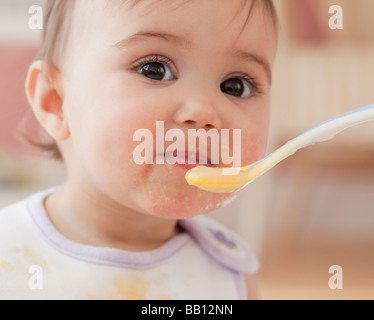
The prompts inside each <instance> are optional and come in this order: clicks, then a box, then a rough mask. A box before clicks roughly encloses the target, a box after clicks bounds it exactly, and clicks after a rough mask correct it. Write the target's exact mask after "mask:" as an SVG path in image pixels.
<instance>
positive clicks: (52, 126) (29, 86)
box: [25, 60, 70, 141]
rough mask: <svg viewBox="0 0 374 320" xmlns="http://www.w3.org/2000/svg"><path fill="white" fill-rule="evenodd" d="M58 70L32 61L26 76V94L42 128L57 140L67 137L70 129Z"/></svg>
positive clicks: (47, 64) (43, 62) (41, 62)
mask: <svg viewBox="0 0 374 320" xmlns="http://www.w3.org/2000/svg"><path fill="white" fill-rule="evenodd" d="M58 76H59V71H58V70H57V68H55V67H53V66H51V65H50V64H49V63H47V62H45V61H41V60H38V61H34V62H33V63H32V65H31V66H30V68H29V71H28V74H27V78H26V84H25V85H26V96H27V99H28V101H29V103H30V105H31V107H32V110H33V112H34V114H35V116H36V118H37V119H38V121H39V122H40V124H41V125H42V126H43V128H44V129H45V130H46V131H47V132H48V133H49V134H50V135H51V137H53V138H54V139H55V140H57V141H63V140H66V139H68V138H69V136H70V131H69V127H68V123H67V119H66V114H64V109H63V97H62V94H61V92H62V91H61V88H59V87H58V86H59V81H57V79H58Z"/></svg>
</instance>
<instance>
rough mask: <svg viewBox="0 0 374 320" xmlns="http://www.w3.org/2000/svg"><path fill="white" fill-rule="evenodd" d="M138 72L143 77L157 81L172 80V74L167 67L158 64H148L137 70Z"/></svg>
mask: <svg viewBox="0 0 374 320" xmlns="http://www.w3.org/2000/svg"><path fill="white" fill-rule="evenodd" d="M138 72H139V73H141V74H142V75H144V76H145V77H147V78H149V79H152V80H157V81H170V80H173V74H172V72H171V70H170V68H169V67H167V66H165V64H163V63H160V62H150V63H147V64H145V65H143V66H141V67H140V68H139V69H138Z"/></svg>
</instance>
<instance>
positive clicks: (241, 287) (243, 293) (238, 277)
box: [234, 272, 248, 300]
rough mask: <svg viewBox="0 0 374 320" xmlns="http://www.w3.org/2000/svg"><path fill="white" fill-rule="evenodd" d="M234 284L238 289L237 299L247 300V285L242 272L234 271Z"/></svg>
mask: <svg viewBox="0 0 374 320" xmlns="http://www.w3.org/2000/svg"><path fill="white" fill-rule="evenodd" d="M234 277H235V284H236V288H237V290H238V295H239V300H248V294H247V286H246V283H245V280H244V276H243V274H242V273H239V272H234Z"/></svg>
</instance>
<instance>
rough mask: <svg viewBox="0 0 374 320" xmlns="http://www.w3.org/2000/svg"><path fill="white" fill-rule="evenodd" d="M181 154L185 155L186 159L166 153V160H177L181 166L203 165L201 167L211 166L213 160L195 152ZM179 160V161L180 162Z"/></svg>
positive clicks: (180, 152)
mask: <svg viewBox="0 0 374 320" xmlns="http://www.w3.org/2000/svg"><path fill="white" fill-rule="evenodd" d="M179 154H182V155H183V154H184V157H183V156H182V157H179V158H178V154H177V155H174V153H165V158H166V159H168V158H169V159H176V160H177V163H180V164H201V165H211V160H210V158H209V157H208V156H204V154H200V153H195V152H187V151H183V152H182V151H179ZM178 159H179V161H178Z"/></svg>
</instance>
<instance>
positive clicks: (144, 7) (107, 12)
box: [74, 0, 278, 29]
mask: <svg viewBox="0 0 374 320" xmlns="http://www.w3.org/2000/svg"><path fill="white" fill-rule="evenodd" d="M194 1H196V0H101V1H89V2H87V1H82V0H77V1H74V2H75V3H76V6H78V9H77V10H76V11H78V15H77V17H78V18H80V19H81V18H82V13H83V14H84V15H86V16H87V17H88V18H90V17H91V18H95V16H97V14H100V15H101V16H104V18H106V19H111V18H112V17H113V16H114V15H118V14H124V15H125V14H126V13H128V12H129V11H134V10H135V11H136V12H137V13H138V14H141V15H142V16H145V15H147V14H151V13H152V12H153V11H154V10H155V9H157V10H161V9H162V11H163V12H165V13H166V14H168V15H170V14H173V11H174V10H178V11H183V9H184V7H185V5H187V4H189V3H193V2H194ZM198 1H208V3H209V2H211V5H212V6H215V5H217V0H198ZM220 1H221V0H220ZM231 1H232V0H230V2H231ZM272 1H273V0H235V1H233V2H232V3H235V5H237V6H238V10H237V13H238V14H240V13H242V12H243V11H245V10H247V13H248V14H247V19H246V23H248V22H249V20H250V17H251V15H252V13H253V11H255V10H257V9H261V12H262V13H263V15H265V16H266V17H267V18H270V19H271V20H272V22H273V25H274V26H275V29H277V28H278V20H277V15H276V12H275V9H274V6H273V3H272ZM246 7H247V9H246ZM95 13H96V14H95ZM227 14H228V15H229V14H230V13H229V12H227ZM232 18H233V19H235V18H236V16H233V17H232ZM160 19H161V20H162V17H160ZM96 22H97V21H96Z"/></svg>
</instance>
